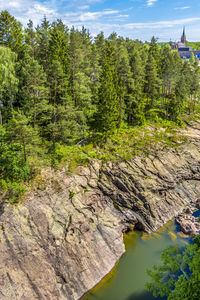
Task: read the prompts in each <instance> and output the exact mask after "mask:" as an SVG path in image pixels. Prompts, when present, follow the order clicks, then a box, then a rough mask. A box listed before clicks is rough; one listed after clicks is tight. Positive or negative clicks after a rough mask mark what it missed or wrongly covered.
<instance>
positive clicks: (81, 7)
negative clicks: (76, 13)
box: [78, 5, 90, 10]
mask: <svg viewBox="0 0 200 300" xmlns="http://www.w3.org/2000/svg"><path fill="white" fill-rule="evenodd" d="M89 8H90V7H89V5H81V6H79V7H78V9H79V10H85V9H89Z"/></svg>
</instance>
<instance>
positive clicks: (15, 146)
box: [0, 11, 200, 203]
mask: <svg viewBox="0 0 200 300" xmlns="http://www.w3.org/2000/svg"><path fill="white" fill-rule="evenodd" d="M199 76H200V73H199V65H198V61H196V60H195V58H194V57H191V59H190V60H189V61H183V60H182V59H181V58H180V57H179V55H178V53H177V52H176V51H171V49H170V45H169V44H165V45H161V44H159V43H157V41H156V39H155V38H154V37H152V40H151V42H145V43H144V42H141V41H139V40H131V39H129V38H126V39H125V38H123V37H120V36H118V35H117V34H116V33H112V34H111V35H110V36H109V37H108V38H105V36H104V34H103V32H100V33H99V34H98V35H97V36H96V37H95V38H92V37H91V35H90V33H89V31H88V30H87V29H86V28H84V27H83V28H82V29H75V28H74V27H72V28H71V29H69V28H68V27H67V26H66V25H65V24H64V23H63V22H62V20H57V21H55V22H49V21H48V20H47V19H46V17H44V19H43V20H42V22H41V24H40V25H38V26H37V27H36V28H34V26H33V22H32V21H31V20H30V21H29V23H28V24H27V26H26V28H23V26H22V24H20V23H19V22H18V21H17V20H16V19H15V18H14V17H13V16H11V15H10V14H9V12H8V11H2V12H1V14H0V78H1V79H0V153H1V155H0V180H1V189H2V190H4V191H9V193H8V196H7V197H8V198H9V199H10V201H12V202H13V203H15V202H16V201H17V199H19V198H20V195H22V194H23V193H24V187H23V186H21V185H20V182H24V181H26V180H30V178H32V177H33V176H34V174H35V173H37V169H38V168H40V167H41V166H48V165H50V166H54V167H56V166H57V165H58V163H59V162H60V160H61V158H63V157H65V159H66V161H67V160H70V159H71V158H72V157H75V160H77V159H78V158H79V159H80V161H86V160H87V159H88V156H89V157H91V158H96V157H97V156H98V151H100V150H99V149H101V148H102V149H103V148H104V147H105V145H106V143H108V142H109V139H112V143H113V144H112V147H110V148H109V152H110V153H111V152H112V151H114V152H115V151H119V149H121V150H120V151H121V152H123V153H126V151H125V142H124V141H123V140H122V141H118V140H117V136H118V138H119V139H120V137H122V136H126V141H128V140H129V141H130V140H131V138H130V136H129V134H130V133H131V132H133V130H136V129H137V130H138V128H139V127H141V128H142V126H146V124H149V123H153V122H158V123H159V122H165V124H171V123H170V122H172V123H173V124H177V125H179V126H180V125H182V123H183V121H182V120H183V116H184V115H194V114H195V113H196V112H198V111H199ZM138 134H139V133H138ZM113 141H114V142H113ZM127 143H128V142H127ZM149 143H151V141H149ZM134 145H135V144H134V143H133V144H132V146H131V148H133V151H134V147H135V146H134ZM122 146H123V147H124V148H123V147H122ZM81 147H82V148H81ZM84 147H85V148H84ZM95 147H96V148H95ZM120 147H121V148H120ZM141 147H144V146H143V145H141ZM94 148H95V149H98V151H97V150H94ZM88 149H89V150H88ZM129 149H130V147H129ZM95 151H96V152H95ZM131 151H132V150H131ZM127 153H128V150H127ZM101 155H102V156H101V157H100V158H102V157H103V154H102V153H101ZM71 162H72V159H71ZM11 195H12V197H11Z"/></svg>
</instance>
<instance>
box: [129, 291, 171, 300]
mask: <svg viewBox="0 0 200 300" xmlns="http://www.w3.org/2000/svg"><path fill="white" fill-rule="evenodd" d="M156 299H157V300H167V297H163V298H161V297H159V298H156ZM126 300H155V297H154V296H153V295H152V294H151V293H148V292H143V293H140V294H133V295H131V296H130V297H128V298H127V299H126Z"/></svg>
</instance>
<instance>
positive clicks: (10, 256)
mask: <svg viewBox="0 0 200 300" xmlns="http://www.w3.org/2000/svg"><path fill="white" fill-rule="evenodd" d="M195 127H196V129H195V134H194V136H192V137H191V138H190V141H189V142H188V143H187V144H185V145H182V146H180V147H179V148H178V149H177V150H175V149H171V150H163V151H159V152H156V151H155V150H154V151H153V150H152V153H151V154H149V156H148V157H142V156H141V157H135V158H134V159H133V160H131V161H126V162H117V163H107V164H105V165H102V164H101V163H100V162H98V161H94V162H93V163H92V164H91V165H90V166H89V167H79V168H78V169H77V172H76V174H73V175H72V174H71V175H70V174H67V173H66V171H65V170H64V169H63V170H62V171H57V172H53V171H52V170H45V171H43V173H42V174H41V177H38V178H37V188H35V190H33V191H31V192H29V193H27V195H26V197H25V199H24V201H23V203H22V204H19V205H17V206H14V207H13V206H10V205H8V204H4V205H0V299H2V300H10V299H13V300H15V299H16V300H35V299H41V300H43V299H46V300H47V299H48V300H49V299H51V300H54V299H55V300H62V299H63V300H64V299H65V300H76V299H79V298H80V297H81V296H82V295H83V294H84V293H85V292H87V291H88V290H89V289H91V288H92V287H93V286H94V285H95V284H97V283H98V282H99V281H100V280H101V279H102V278H103V277H104V276H105V275H106V274H107V273H108V272H109V271H110V270H111V268H112V267H113V266H114V264H115V263H116V261H117V260H118V259H119V258H120V256H121V255H122V254H123V253H124V251H125V248H124V244H123V231H125V230H127V229H128V228H129V227H132V228H133V227H135V228H137V229H141V230H145V231H146V232H151V231H155V230H156V229H158V228H159V227H160V226H162V225H163V224H164V223H166V222H167V221H168V220H170V219H172V218H173V217H174V216H176V215H178V214H179V213H180V212H182V211H183V209H184V208H186V207H187V206H188V205H189V204H191V203H194V202H196V201H197V199H199V198H200V124H199V123H196V124H195Z"/></svg>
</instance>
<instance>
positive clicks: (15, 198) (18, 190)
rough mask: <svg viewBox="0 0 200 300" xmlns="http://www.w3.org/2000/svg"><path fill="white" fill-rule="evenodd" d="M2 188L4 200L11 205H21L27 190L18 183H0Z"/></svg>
mask: <svg viewBox="0 0 200 300" xmlns="http://www.w3.org/2000/svg"><path fill="white" fill-rule="evenodd" d="M0 187H1V189H2V191H3V192H5V196H4V199H5V200H7V202H8V203H10V204H16V203H19V201H20V200H21V199H22V196H23V195H24V193H25V191H26V188H25V187H24V186H22V185H20V184H19V183H17V182H10V181H9V182H6V181H5V180H3V179H2V180H1V181H0Z"/></svg>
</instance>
